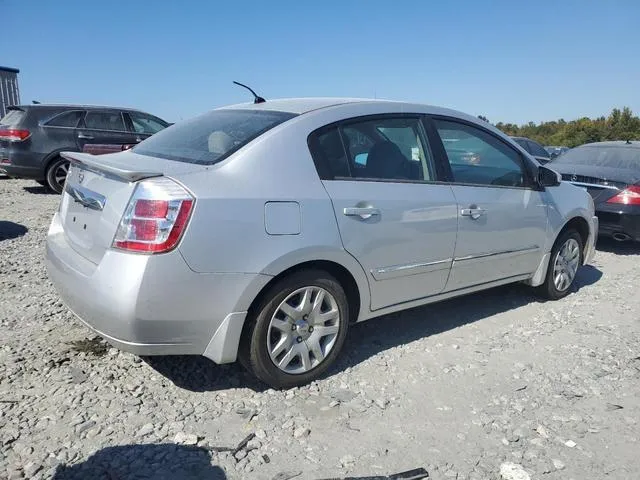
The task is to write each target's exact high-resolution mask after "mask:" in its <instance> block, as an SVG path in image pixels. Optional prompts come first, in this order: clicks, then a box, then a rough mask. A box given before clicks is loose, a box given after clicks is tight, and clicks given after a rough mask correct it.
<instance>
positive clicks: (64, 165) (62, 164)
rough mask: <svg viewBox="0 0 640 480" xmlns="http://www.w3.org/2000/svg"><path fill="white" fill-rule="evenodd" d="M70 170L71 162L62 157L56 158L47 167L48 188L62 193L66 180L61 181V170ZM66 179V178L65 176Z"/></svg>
mask: <svg viewBox="0 0 640 480" xmlns="http://www.w3.org/2000/svg"><path fill="white" fill-rule="evenodd" d="M68 169H69V161H68V160H65V159H64V158H62V157H56V158H55V159H53V161H51V163H49V166H48V167H47V174H46V177H45V180H46V182H47V187H49V189H51V190H53V191H54V192H56V193H62V189H63V188H64V179H62V180H61V177H60V173H61V170H68ZM65 178H66V176H65Z"/></svg>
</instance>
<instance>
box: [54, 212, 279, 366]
mask: <svg viewBox="0 0 640 480" xmlns="http://www.w3.org/2000/svg"><path fill="white" fill-rule="evenodd" d="M46 263H47V270H48V273H49V277H50V279H51V281H52V282H53V284H54V286H55V288H56V290H57V292H58V293H59V295H60V297H61V298H62V300H63V301H64V303H65V304H66V305H67V306H68V308H69V309H70V310H71V311H72V312H73V313H74V314H75V315H76V316H77V317H78V318H79V319H80V320H82V322H83V323H84V324H86V325H87V326H88V327H90V328H91V329H92V330H94V331H95V332H96V333H97V334H98V335H100V336H101V337H103V338H104V339H105V340H107V341H108V342H109V343H111V344H112V345H114V346H116V347H118V348H120V349H122V350H124V351H128V352H132V353H135V354H137V355H182V354H198V355H205V356H207V357H209V358H211V359H212V360H214V361H216V362H217V363H227V362H232V361H235V359H236V354H237V348H238V342H239V338H240V332H241V331H242V327H243V324H244V318H245V315H246V309H248V307H249V304H250V302H251V300H253V296H254V295H255V294H257V293H258V292H259V291H260V289H262V287H263V286H264V285H266V284H267V282H268V281H269V280H270V279H271V277H270V276H267V275H258V274H242V273H228V274H227V273H224V274H199V273H195V272H193V271H192V270H191V269H189V267H188V266H187V264H186V262H185V261H184V259H183V258H182V255H180V253H179V252H178V250H174V251H172V252H169V253H166V254H161V255H140V254H130V253H126V252H120V251H116V250H107V251H106V252H105V254H104V256H103V257H102V259H101V260H100V263H99V264H97V265H96V264H94V263H92V262H90V261H89V260H87V259H85V258H84V257H83V256H81V255H80V254H78V253H77V252H76V251H75V250H74V249H73V248H72V247H71V245H70V244H69V243H68V241H67V239H66V237H65V234H64V231H63V230H62V226H61V223H60V219H59V216H58V214H57V213H56V215H55V216H54V218H53V221H52V223H51V227H50V229H49V234H48V236H47V243H46Z"/></svg>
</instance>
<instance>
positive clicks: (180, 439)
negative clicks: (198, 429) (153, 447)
mask: <svg viewBox="0 0 640 480" xmlns="http://www.w3.org/2000/svg"><path fill="white" fill-rule="evenodd" d="M173 441H174V442H175V443H180V444H182V445H195V444H196V443H198V437H197V436H196V435H194V434H193V433H184V432H178V433H176V436H175V437H174V438H173Z"/></svg>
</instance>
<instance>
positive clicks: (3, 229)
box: [0, 220, 29, 242]
mask: <svg viewBox="0 0 640 480" xmlns="http://www.w3.org/2000/svg"><path fill="white" fill-rule="evenodd" d="M28 231H29V229H28V228H27V227H25V226H24V225H20V224H19V223H14V222H9V221H6V220H0V242H1V241H2V240H12V239H14V238H18V237H22V236H23V235H25V234H26V233H27V232H28Z"/></svg>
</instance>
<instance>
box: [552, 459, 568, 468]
mask: <svg viewBox="0 0 640 480" xmlns="http://www.w3.org/2000/svg"><path fill="white" fill-rule="evenodd" d="M552 461H553V468H555V469H556V470H564V467H565V465H564V463H562V461H560V460H558V459H555V458H554V459H553V460H552Z"/></svg>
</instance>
